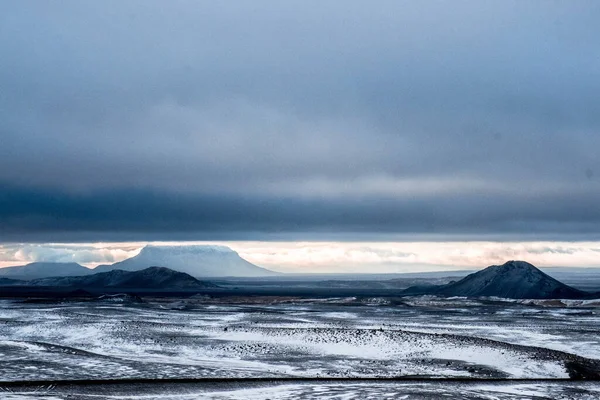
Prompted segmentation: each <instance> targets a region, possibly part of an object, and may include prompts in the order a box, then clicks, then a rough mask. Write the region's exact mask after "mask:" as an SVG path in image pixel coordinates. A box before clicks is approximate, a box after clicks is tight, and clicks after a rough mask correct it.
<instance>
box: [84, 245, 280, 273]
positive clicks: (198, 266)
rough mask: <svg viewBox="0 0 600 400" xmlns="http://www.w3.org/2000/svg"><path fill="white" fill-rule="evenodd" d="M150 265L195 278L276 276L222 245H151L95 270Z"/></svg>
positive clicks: (135, 267) (102, 270)
mask: <svg viewBox="0 0 600 400" xmlns="http://www.w3.org/2000/svg"><path fill="white" fill-rule="evenodd" d="M151 266H161V267H167V268H170V269H172V270H175V271H180V272H185V273H188V274H190V275H192V276H195V277H202V278H206V277H223V276H238V277H260V276H271V275H277V273H276V272H273V271H269V270H267V269H264V268H260V267H258V266H256V265H254V264H252V263H250V262H248V261H246V260H244V259H243V258H241V257H240V256H239V254H238V253H236V252H235V251H233V250H232V249H230V248H229V247H226V246H206V245H189V246H153V245H149V246H146V247H144V248H143V249H142V251H141V252H140V254H138V255H137V256H135V257H132V258H129V259H127V260H124V261H121V262H118V263H115V264H112V265H100V266H98V267H96V268H95V269H94V271H95V272H106V271H111V270H115V269H122V270H125V271H137V270H141V269H144V268H148V267H151Z"/></svg>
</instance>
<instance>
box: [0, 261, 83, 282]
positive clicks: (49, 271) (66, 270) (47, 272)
mask: <svg viewBox="0 0 600 400" xmlns="http://www.w3.org/2000/svg"><path fill="white" fill-rule="evenodd" d="M92 273H94V271H93V270H91V269H89V268H86V267H84V266H82V265H79V264H77V263H58V262H33V263H30V264H27V265H20V266H16V267H6V268H0V277H3V278H11V279H23V280H30V279H39V278H48V277H51V276H82V275H88V274H92Z"/></svg>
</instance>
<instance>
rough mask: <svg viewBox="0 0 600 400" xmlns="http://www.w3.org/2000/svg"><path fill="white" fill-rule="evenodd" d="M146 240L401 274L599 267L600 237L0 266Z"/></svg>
mask: <svg viewBox="0 0 600 400" xmlns="http://www.w3.org/2000/svg"><path fill="white" fill-rule="evenodd" d="M146 244H154V245H173V246H176V245H184V244H186V245H189V244H198V245H224V246H228V247H230V248H232V249H233V250H235V251H237V252H238V253H239V254H240V256H241V257H243V258H244V259H246V260H248V261H250V262H252V263H254V264H256V265H259V266H261V267H265V268H269V269H272V270H274V271H279V272H292V273H336V272H339V273H401V272H418V271H436V270H438V271H441V270H458V269H478V268H484V267H487V266H489V265H493V264H501V263H503V262H505V261H507V260H512V259H519V260H525V261H528V262H531V263H532V264H534V265H536V266H539V267H550V266H562V267H598V266H600V261H599V258H600V242H543V241H540V242H514V243H513V242H265V241H244V242H206V241H203V242H123V243H76V244H68V243H47V244H5V245H0V267H7V266H14V265H22V264H26V263H29V262H34V261H53V262H77V263H79V264H82V265H85V266H87V267H90V268H93V267H95V266H97V265H100V264H111V263H114V262H118V261H122V260H124V259H127V258H130V257H133V256H135V255H137V254H138V253H139V251H140V250H141V248H142V247H143V246H145V245H146Z"/></svg>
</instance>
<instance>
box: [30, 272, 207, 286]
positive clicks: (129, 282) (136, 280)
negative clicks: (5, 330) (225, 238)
mask: <svg viewBox="0 0 600 400" xmlns="http://www.w3.org/2000/svg"><path fill="white" fill-rule="evenodd" d="M27 285H30V286H50V287H72V288H79V289H95V290H98V289H160V290H193V289H206V288H214V287H217V286H216V285H214V284H212V283H210V282H202V281H200V280H198V279H196V278H194V277H193V276H191V275H189V274H186V273H184V272H178V271H173V270H171V269H169V268H165V267H148V268H145V269H143V270H139V271H123V270H113V271H107V272H99V273H96V274H92V275H86V276H64V277H51V278H41V279H35V280H31V281H29V282H27Z"/></svg>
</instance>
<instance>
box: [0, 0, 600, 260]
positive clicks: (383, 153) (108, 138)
mask: <svg viewBox="0 0 600 400" xmlns="http://www.w3.org/2000/svg"><path fill="white" fill-rule="evenodd" d="M0 6H1V9H2V13H0V54H2V62H0V243H2V244H1V246H2V247H1V249H2V250H0V252H2V253H1V254H4V256H3V257H4V258H8V257H9V256H8V255H6V254H13V253H14V251H13V249H14V248H15V246H20V247H19V249H27V248H28V246H30V247H31V246H34V247H36V246H37V247H40V246H41V244H44V245H45V248H47V249H53V248H54V247H53V246H54V245H55V244H63V245H65V246H75V245H77V246H83V245H86V246H91V247H94V246H96V247H94V248H95V249H96V248H97V244H98V243H101V244H102V243H103V244H105V247H104V248H102V249H101V251H100V253H102V254H105V256H106V257H109V256H108V254H109V253H110V252H111V251H113V250H114V249H113V248H112V247H111V246H112V245H111V243H112V244H114V243H118V244H119V246H121V247H119V249H121V250H119V251H122V252H125V253H126V252H127V251H129V250H127V249H129V248H130V247H136V248H138V249H139V246H140V243H142V242H149V241H167V242H177V241H217V242H225V243H234V244H235V243H238V245H237V246H239V247H240V248H241V250H240V251H242V250H244V249H247V248H253V249H255V248H256V246H264V247H270V248H271V250H273V251H276V250H277V249H279V250H280V251H282V254H283V253H285V251H284V250H282V249H283V248H285V249H288V250H290V251H292V250H293V249H294V248H295V246H296V245H298V242H301V243H310V248H312V249H320V250H318V251H321V252H322V250H323V248H324V247H323V246H325V248H329V250H327V251H329V252H330V253H331V254H332V256H331V257H330V258H331V259H335V257H334V255H335V254H336V251H341V252H342V253H344V254H346V252H347V251H350V252H351V251H352V250H351V249H354V248H357V247H360V246H362V245H364V244H365V243H366V244H369V245H370V246H375V247H376V248H378V249H379V248H380V247H378V246H384V247H385V246H387V247H385V248H386V249H388V250H389V251H390V252H391V253H394V251H398V252H400V253H402V252H406V253H411V252H417V253H419V251H420V252H423V253H436V254H437V252H441V253H440V254H442V255H446V256H451V255H452V251H455V250H456V249H467V250H464V251H471V250H468V249H475V251H476V252H479V253H481V254H487V253H486V251H487V250H486V249H487V247H486V246H488V245H487V244H485V243H488V244H489V245H490V246H492V247H493V246H498V248H499V249H501V250H502V251H508V252H509V253H510V251H512V250H511V249H513V248H515V246H516V247H518V248H521V247H519V246H524V247H522V248H529V247H528V246H533V247H536V246H538V245H537V244H539V243H542V245H540V248H548V249H556V248H568V247H569V246H570V245H572V246H575V247H576V248H578V249H580V248H582V249H591V248H594V249H595V248H597V247H600V207H598V204H599V201H600V133H599V128H600V101H599V99H598V93H600V44H599V42H598V37H600V24H598V23H597V22H598V21H599V20H600V3H598V2H597V1H595V0H591V1H585V0H579V1H566V0H565V1H554V0H549V1H510V0H503V1H492V0H489V1H475V0H472V1H452V2H450V1H433V0H432V1H424V2H416V1H398V0H381V1H378V2H376V3H371V2H365V1H355V0H345V1H341V0H338V1H327V0H324V1H294V0H290V1H286V2H281V1H275V0H273V1H264V0H253V1H236V2H217V1H202V0H194V1H192V0H190V1H180V0H174V1H170V2H168V4H167V3H165V2H164V1H154V0H143V1H142V0H139V1H122V0H119V1H117V0H106V1H64V2H61V4H60V6H57V5H56V4H53V3H51V2H47V1H41V0H40V1H34V0H31V1H18V2H16V1H9V0H0ZM239 243H245V245H244V246H246V247H244V246H241V245H239ZM248 243H255V244H256V246H254V247H252V246H250V245H249V244H248ZM409 243H412V244H411V246H416V248H418V249H420V250H419V251H416V250H415V251H411V249H408V250H406V246H407V245H408V244H409ZM446 243H454V244H452V245H450V247H449V248H448V247H446ZM123 246H124V247H123ZM235 246H236V245H232V247H235ZM327 246H330V247H327ZM419 246H425V247H419ZM461 246H463V247H461ZM113 247H114V246H113ZM425 248H427V250H425ZM7 249H8V250H7ZM123 249H125V250H123ZM335 249H338V250H335ZM394 249H396V250H394ZM402 249H404V250H402ZM444 249H446V250H444ZM453 249H454V250H453ZM413 250H414V249H413ZM244 251H245V250H244ZM286 251H287V250H286ZM315 251H317V250H315ZM327 251H325V253H327ZM456 251H459V250H456ZM585 251H587V250H585ZM242 252H243V251H242ZM125 253H119V254H120V256H124V254H125ZM292 253H293V254H296V257H299V258H294V260H295V263H294V264H293V265H292V266H290V267H289V268H292V269H294V268H312V267H307V266H306V265H313V264H311V263H310V260H311V258H310V257H309V256H307V255H306V254H305V253H302V252H292ZM479 253H478V254H479ZM44 254H46V255H45V256H44V257H46V256H48V253H44ZM244 254H248V255H249V257H250V258H253V257H256V259H258V260H262V261H264V260H265V258H264V257H263V256H261V254H262V253H261V252H260V251H258V250H257V251H256V253H252V254H250V253H244ZM549 254H550V256H552V257H554V258H551V259H549V260H546V259H543V260H542V261H541V262H544V263H546V262H548V263H555V264H561V265H580V264H586V265H588V264H589V262H590V261H589V260H588V258H587V257H588V256H587V255H586V256H585V257H576V256H574V255H573V254H571V256H570V257H567V258H566V259H565V257H564V256H560V257H559V256H558V254H562V253H556V252H552V251H549ZM586 254H588V253H586ZM589 254H593V252H591V253H589ZM526 255H527V254H524V256H526ZM12 257H13V258H12V259H10V260H4V259H3V260H0V265H6V264H2V263H10V262H12V261H18V259H17V258H16V256H14V255H13V256H12ZM36 257H41V256H36ZM98 257H99V256H98ZM98 257H96V258H98ZM303 257H304V258H303ZM348 257H349V258H348ZM348 257H347V258H346V259H344V260H345V261H343V260H342V261H340V260H338V262H339V264H344V263H346V262H348V263H350V261H349V260H350V259H352V257H350V256H348ZM394 257H395V256H393V257H392V258H391V259H390V260H395V261H393V262H392V264H393V266H392V267H390V268H392V269H393V268H396V267H397V266H398V265H400V264H401V263H399V260H398V259H397V258H394ZM109 258H110V257H109ZM325 258H327V257H325ZM441 258H443V257H441ZM538 258H539V257H538ZM253 259H254V258H253ZM327 259H329V258H327ZM493 259H494V257H492V256H490V257H487V258H485V260H487V261H491V260H493ZM286 260H289V258H287V259H284V260H282V261H281V260H280V261H278V262H277V263H276V264H277V265H282V264H281V263H283V264H284V265H288V264H286ZM390 260H388V261H390ZM427 260H428V261H427V263H430V264H434V263H436V262H438V261H436V260H433V259H431V260H430V259H427ZM586 260H587V261H586ZM271 261H272V260H271ZM413 261H414V263H417V264H419V263H421V262H422V260H421V261H418V260H417V261H418V262H417V261H415V260H411V261H410V262H411V263H412V262H413ZM483 261H484V260H483V259H481V260H480V261H478V262H483ZM264 262H267V261H264ZM269 262H270V261H269ZM386 262H387V261H386ZM458 262H459V261H456V262H455V263H454V264H453V265H458ZM460 262H463V261H460ZM323 263H324V264H323V265H325V264H327V263H326V262H325V261H323ZM427 263H426V264H427ZM359 264H360V263H358V264H357V265H359ZM269 265H271V264H269ZM327 265H329V264H327ZM360 265H364V266H368V265H370V264H369V263H368V262H366V261H365V262H364V264H360ZM410 265H413V264H410ZM414 265H416V264H414ZM428 265H429V264H428ZM286 268H288V267H286ZM328 268H329V267H328ZM340 268H342V267H340ZM357 268H358V267H357ZM398 268H400V267H398Z"/></svg>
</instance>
